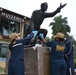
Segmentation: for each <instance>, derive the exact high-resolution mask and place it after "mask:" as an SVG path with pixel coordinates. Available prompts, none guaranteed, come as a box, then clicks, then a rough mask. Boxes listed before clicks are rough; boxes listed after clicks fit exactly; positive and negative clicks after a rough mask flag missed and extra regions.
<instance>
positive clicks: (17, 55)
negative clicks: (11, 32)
mask: <svg viewBox="0 0 76 75" xmlns="http://www.w3.org/2000/svg"><path fill="white" fill-rule="evenodd" d="M33 36H34V35H33V34H31V35H30V36H28V37H26V38H23V39H20V40H16V44H15V45H13V46H12V50H11V55H10V59H9V63H8V75H25V74H24V72H25V65H24V45H27V43H28V42H29V41H30V40H31V38H32V37H33Z"/></svg>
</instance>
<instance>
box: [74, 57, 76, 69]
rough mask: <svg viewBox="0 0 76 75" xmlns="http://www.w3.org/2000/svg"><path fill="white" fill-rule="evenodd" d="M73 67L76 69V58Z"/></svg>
mask: <svg viewBox="0 0 76 75" xmlns="http://www.w3.org/2000/svg"><path fill="white" fill-rule="evenodd" d="M74 67H75V68H76V58H74Z"/></svg>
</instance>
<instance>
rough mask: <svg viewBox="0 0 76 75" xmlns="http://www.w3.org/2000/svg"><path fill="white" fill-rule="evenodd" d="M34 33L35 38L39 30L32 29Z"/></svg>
mask: <svg viewBox="0 0 76 75" xmlns="http://www.w3.org/2000/svg"><path fill="white" fill-rule="evenodd" d="M32 33H33V34H34V38H35V37H36V35H37V34H38V31H37V30H35V31H32Z"/></svg>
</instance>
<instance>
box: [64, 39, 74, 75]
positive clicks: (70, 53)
mask: <svg viewBox="0 0 76 75" xmlns="http://www.w3.org/2000/svg"><path fill="white" fill-rule="evenodd" d="M65 44H66V47H67V52H66V54H65V60H66V63H67V71H66V75H74V50H73V44H72V42H71V41H70V40H69V39H66V41H65Z"/></svg>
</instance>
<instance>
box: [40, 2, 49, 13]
mask: <svg viewBox="0 0 76 75" xmlns="http://www.w3.org/2000/svg"><path fill="white" fill-rule="evenodd" d="M47 8H48V3H47V2H44V3H42V4H41V10H42V11H43V12H44V11H46V10H47Z"/></svg>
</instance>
